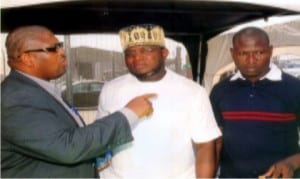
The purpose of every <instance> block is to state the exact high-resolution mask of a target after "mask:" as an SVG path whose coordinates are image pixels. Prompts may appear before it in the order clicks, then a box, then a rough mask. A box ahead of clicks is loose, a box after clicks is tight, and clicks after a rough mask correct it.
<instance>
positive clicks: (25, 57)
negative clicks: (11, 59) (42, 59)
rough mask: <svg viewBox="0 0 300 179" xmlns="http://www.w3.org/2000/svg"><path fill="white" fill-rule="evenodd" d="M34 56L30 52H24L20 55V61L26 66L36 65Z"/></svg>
mask: <svg viewBox="0 0 300 179" xmlns="http://www.w3.org/2000/svg"><path fill="white" fill-rule="evenodd" d="M33 58H34V57H33V56H32V55H31V54H30V53H22V54H21V55H20V57H19V61H20V63H22V64H23V65H25V66H26V67H33V66H34V62H33V60H34V59H33Z"/></svg>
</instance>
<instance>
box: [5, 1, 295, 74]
mask: <svg viewBox="0 0 300 179" xmlns="http://www.w3.org/2000/svg"><path fill="white" fill-rule="evenodd" d="M9 2H10V3H11V4H10V3H9ZM17 2H18V1H8V0H7V1H4V6H3V5H2V7H1V20H2V22H1V31H2V32H7V31H9V30H11V29H13V28H15V27H17V26H20V25H28V24H39V25H44V26H47V27H49V28H50V29H52V30H53V31H54V32H55V33H56V34H74V33H75V34H76V33H102V32H106V33H116V32H118V30H119V29H120V28H121V27H124V26H127V25H131V24H139V23H154V24H158V25H161V26H162V27H164V29H165V33H166V36H168V37H171V38H173V39H175V40H178V41H181V42H183V44H185V46H186V47H187V50H188V52H189V55H190V59H191V64H192V68H193V72H194V76H195V75H200V76H201V75H203V72H204V69H203V68H204V66H205V56H206V50H207V49H206V47H207V46H206V42H207V40H209V39H210V38H212V37H214V36H216V35H217V34H220V33H221V32H224V31H226V30H228V29H230V28H232V27H234V26H236V25H238V24H241V23H245V22H249V21H253V20H256V19H260V18H265V19H267V18H268V17H270V16H274V15H291V14H298V13H299V11H297V9H296V10H294V9H291V8H284V7H280V6H277V7H275V6H272V3H273V4H276V3H275V2H276V1H275V0H274V1H273V2H270V1H269V3H268V4H263V3H253V2H255V1H252V3H251V2H240V1H235V0H223V1H219V0H164V1H162V0H143V1H141V0H52V1H51V0H48V1H45V0H40V1H37V0H31V1H27V3H28V4H21V5H20V4H17ZM23 2H24V3H26V0H23ZM30 2H34V3H32V4H31V3H30ZM39 2H41V3H39ZM256 2H260V1H256ZM261 2H264V1H263V0H261ZM13 3H16V4H17V5H16V6H14V5H12V4H13ZM298 7H299V6H298ZM199 48H200V50H199ZM199 51H200V52H199ZM199 54H200V55H199ZM199 61H200V65H199Z"/></svg>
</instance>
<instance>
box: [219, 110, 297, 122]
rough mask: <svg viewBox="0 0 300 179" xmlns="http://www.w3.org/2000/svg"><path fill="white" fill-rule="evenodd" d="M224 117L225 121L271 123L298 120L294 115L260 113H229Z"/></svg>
mask: <svg viewBox="0 0 300 179" xmlns="http://www.w3.org/2000/svg"><path fill="white" fill-rule="evenodd" d="M222 116H223V118H224V119H225V120H258V121H270V122H288V121H293V120H296V114H293V113H274V112H258V111H227V112H223V113H222Z"/></svg>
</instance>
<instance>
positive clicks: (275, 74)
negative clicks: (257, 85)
mask: <svg viewBox="0 0 300 179" xmlns="http://www.w3.org/2000/svg"><path fill="white" fill-rule="evenodd" d="M281 74H282V71H281V70H280V69H279V68H278V67H277V66H276V65H275V64H274V63H270V71H269V72H268V73H267V74H266V75H265V76H263V77H261V78H260V79H259V80H263V79H268V80H270V81H281V79H282V78H281ZM237 79H242V80H246V78H245V77H244V76H243V75H242V74H241V72H240V71H238V72H237V73H235V74H234V75H233V76H232V77H231V78H230V81H235V80H237Z"/></svg>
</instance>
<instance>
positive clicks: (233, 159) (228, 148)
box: [210, 70, 300, 178]
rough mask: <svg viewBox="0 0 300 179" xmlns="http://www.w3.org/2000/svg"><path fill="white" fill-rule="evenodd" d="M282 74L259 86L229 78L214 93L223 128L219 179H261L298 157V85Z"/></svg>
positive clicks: (219, 121)
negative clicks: (271, 169) (284, 161)
mask: <svg viewBox="0 0 300 179" xmlns="http://www.w3.org/2000/svg"><path fill="white" fill-rule="evenodd" d="M271 72H272V70H271ZM280 75H281V77H280V80H272V79H268V78H264V79H261V80H259V81H258V82H256V83H251V82H250V81H247V80H244V79H240V78H236V79H234V80H232V78H231V80H230V78H228V79H225V80H223V81H222V82H220V83H219V84H217V85H216V86H215V87H214V88H213V90H212V92H211V96H210V97H211V102H212V106H213V110H214V113H215V116H216V120H217V122H218V124H219V126H220V127H223V146H222V151H221V161H220V167H221V170H220V177H230V178H240V177H242V178H246V177H251V178H257V177H258V176H259V175H261V174H263V173H265V172H266V170H267V169H268V168H269V167H270V166H271V165H272V164H274V163H275V162H276V161H279V160H281V159H283V158H286V157H288V156H290V155H292V154H295V153H297V152H299V146H298V131H297V127H298V124H299V121H300V80H298V79H296V78H294V77H292V76H290V75H288V74H285V73H282V74H281V73H280Z"/></svg>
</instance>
